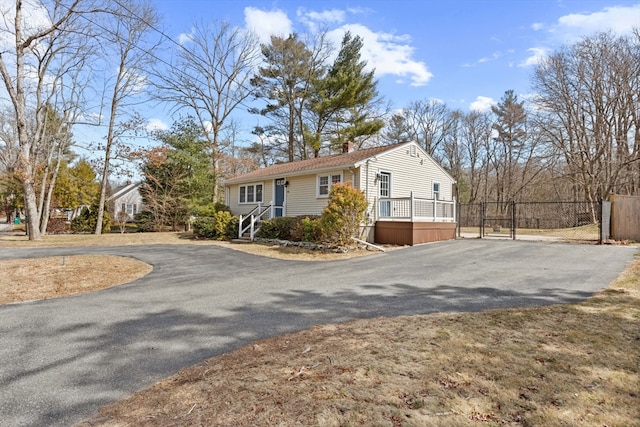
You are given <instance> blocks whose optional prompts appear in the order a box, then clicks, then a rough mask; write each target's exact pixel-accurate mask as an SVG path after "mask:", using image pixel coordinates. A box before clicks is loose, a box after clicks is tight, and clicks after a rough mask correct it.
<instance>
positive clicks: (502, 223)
mask: <svg viewBox="0 0 640 427" xmlns="http://www.w3.org/2000/svg"><path fill="white" fill-rule="evenodd" d="M457 212H458V218H457V220H458V221H457V222H458V236H459V237H479V238H503V239H505V238H506V239H518V240H574V241H585V242H602V236H603V233H602V223H603V218H602V214H603V210H602V202H589V201H583V202H513V201H509V202H482V203H467V204H465V203H461V204H459V205H458V209H457ZM605 213H606V210H605ZM605 219H606V218H605ZM604 223H605V224H606V221H604ZM605 240H606V238H605Z"/></svg>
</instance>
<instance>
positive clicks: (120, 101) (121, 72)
mask: <svg viewBox="0 0 640 427" xmlns="http://www.w3.org/2000/svg"><path fill="white" fill-rule="evenodd" d="M106 16H107V18H108V20H105V21H104V22H103V23H102V26H103V28H104V30H105V31H104V37H105V41H106V43H105V46H104V48H105V52H104V55H105V58H111V57H113V58H114V59H115V61H116V63H115V64H113V63H110V62H108V61H107V64H108V66H109V67H111V66H115V68H116V73H115V75H114V76H112V79H111V85H110V94H109V96H108V97H107V105H108V108H109V121H108V125H107V136H106V139H105V144H104V162H103V164H102V177H101V183H100V201H99V203H98V219H97V221H96V229H95V234H101V233H102V216H103V214H104V206H105V201H106V199H107V187H108V185H109V171H110V163H111V160H112V155H113V150H114V149H115V148H116V144H117V143H118V139H119V137H120V136H121V135H122V132H123V131H126V130H127V129H129V128H130V127H131V126H129V125H128V124H130V123H133V122H136V121H137V120H136V118H135V114H134V119H133V121H132V120H123V122H124V123H118V119H119V118H122V117H123V116H125V115H126V114H127V113H129V114H131V111H130V110H129V107H131V104H133V103H134V102H135V101H133V100H132V98H134V97H135V95H137V94H139V93H141V92H142V91H143V89H144V87H145V85H146V84H147V81H146V73H147V72H148V70H149V68H150V67H151V65H152V64H153V63H154V61H155V57H154V56H153V55H151V54H150V53H151V52H152V50H153V49H154V48H156V47H157V46H158V44H159V42H158V41H155V40H153V39H152V38H151V37H150V33H151V32H152V30H153V29H154V26H155V25H157V23H158V21H159V17H158V15H157V13H156V11H155V10H154V8H153V7H152V6H151V4H149V3H148V2H146V0H143V1H136V0H119V1H118V2H115V3H114V4H113V9H110V10H109V13H108V14H107V15H106ZM109 69H111V68H109ZM128 100H132V102H131V103H128V102H127V101H128Z"/></svg>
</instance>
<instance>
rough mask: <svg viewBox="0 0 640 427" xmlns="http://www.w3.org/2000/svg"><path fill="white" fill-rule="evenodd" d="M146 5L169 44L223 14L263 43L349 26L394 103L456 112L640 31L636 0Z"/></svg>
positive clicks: (171, 0) (214, 0)
mask: <svg viewBox="0 0 640 427" xmlns="http://www.w3.org/2000/svg"><path fill="white" fill-rule="evenodd" d="M152 2H153V4H155V5H156V6H157V7H158V9H159V12H160V13H161V15H162V16H163V17H164V19H165V26H166V27H165V28H166V33H167V34H169V35H171V36H172V37H173V38H174V39H175V40H179V39H180V37H181V35H184V34H186V33H188V32H189V31H190V26H191V25H192V24H193V22H194V20H204V21H207V20H226V21H228V22H230V23H231V24H232V25H236V26H240V27H245V28H251V29H252V30H253V31H255V32H256V33H257V34H258V36H259V37H260V39H261V40H263V41H268V39H269V36H270V35H272V34H275V35H287V34H289V33H291V32H298V33H307V32H312V31H315V29H317V28H326V29H328V30H329V32H330V34H331V35H332V36H333V39H334V40H335V41H336V42H337V43H339V41H340V40H341V38H342V35H343V34H344V32H345V31H346V30H350V31H351V32H352V33H354V34H358V35H360V36H361V37H362V38H363V39H364V42H365V45H364V49H363V56H364V58H365V59H366V60H367V61H368V63H369V65H370V66H371V67H373V68H375V70H376V77H377V78H378V80H379V90H380V94H381V95H383V96H384V97H385V98H386V99H387V100H388V101H390V102H391V103H392V105H393V107H394V108H402V107H406V106H407V105H408V103H409V102H411V101H416V100H425V99H438V100H442V101H444V102H446V104H447V105H448V106H449V107H451V108H457V109H461V110H463V111H468V110H470V109H488V108H490V106H491V105H492V104H493V103H495V102H497V101H499V100H500V98H501V97H502V95H503V94H504V92H505V91H506V90H509V89H513V90H515V92H516V93H517V94H519V95H520V96H521V97H523V98H526V97H527V96H528V95H530V93H531V89H530V76H531V73H532V71H533V69H534V66H535V64H536V63H537V61H539V60H540V58H542V57H544V56H545V55H546V54H548V53H550V52H553V51H554V50H556V49H558V48H560V47H561V46H562V45H563V44H571V43H573V42H575V41H576V40H578V39H579V38H580V37H581V36H584V35H587V34H593V33H595V32H599V31H608V30H611V31H613V32H615V33H629V32H630V31H631V28H632V27H633V26H636V27H640V2H639V1H638V0H633V1H631V0H626V1H625V0H575V1H574V0H508V1H507V0H451V1H444V0H443V1H429V0H395V1H391V0H368V1H367V0H349V1H336V0H327V1H309V0H308V1H290V0H275V1H273V0H272V1H251V2H243V1H238V0H182V1H178V0H152ZM249 126H250V125H249Z"/></svg>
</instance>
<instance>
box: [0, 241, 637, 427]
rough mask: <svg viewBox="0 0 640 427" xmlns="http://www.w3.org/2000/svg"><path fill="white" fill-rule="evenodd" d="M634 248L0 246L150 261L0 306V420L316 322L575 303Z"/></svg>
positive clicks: (53, 415) (68, 403)
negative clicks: (71, 288) (317, 254)
mask: <svg viewBox="0 0 640 427" xmlns="http://www.w3.org/2000/svg"><path fill="white" fill-rule="evenodd" d="M636 252H637V250H636V249H635V248H631V247H611V246H592V245H569V244H561V243H531V242H517V241H515V242H514V241H487V240H456V241H448V242H441V243H436V244H430V245H422V246H417V247H412V248H407V249H402V250H396V251H392V252H388V253H384V254H378V255H373V256H369V257H364V258H355V259H351V260H344V261H332V262H318V263H313V262H294V261H283V260H275V259H268V258H262V257H258V256H253V255H249V254H244V253H241V252H236V251H232V250H229V249H225V248H221V247H217V246H195V245H194V246H190V245H176V246H147V247H135V246H127V247H103V248H97V247H90V248H89V247H87V248H56V249H44V248H42V249H8V248H0V259H8V258H24V257H40V256H49V255H72V254H81V253H82V254H84V253H104V254H117V255H126V256H132V257H135V258H138V259H141V260H143V261H145V262H148V263H150V264H152V265H153V266H154V269H153V271H152V272H151V273H150V274H149V275H148V276H146V277H144V278H142V279H140V280H137V281H135V282H133V283H130V284H126V285H122V286H119V287H115V288H110V289H106V290H103V291H99V292H95V293H92V294H86V295H81V296H75V297H68V298H61V299H55V300H48V301H39V302H31V303H22V304H13V305H5V306H0V425H1V426H12V427H15V426H45V425H46V426H67V425H71V424H73V423H74V422H77V421H79V420H81V419H83V418H85V417H87V416H89V415H90V414H91V413H93V412H94V411H95V410H96V409H98V408H99V407H100V406H102V405H104V404H106V403H109V402H111V401H114V400H116V399H120V398H123V397H125V396H128V395H129V394H131V393H132V392H134V391H136V390H139V389H142V388H145V387H147V386H149V385H150V384H152V383H154V382H156V381H157V380H159V379H161V378H164V377H166V376H168V375H170V374H172V373H174V372H176V371H177V370H178V369H180V368H182V367H184V366H189V365H192V364H194V363H196V362H199V361H201V360H203V359H205V358H208V357H212V356H215V355H218V354H221V353H224V352H226V351H229V350H231V349H235V348H237V347H239V346H241V345H243V344H246V343H249V342H251V341H253V340H256V339H261V338H266V337H269V336H274V335H277V334H281V333H286V332H292V331H297V330H302V329H306V328H309V327H311V326H312V325H316V324H326V323H337V322H343V321H348V320H352V319H355V318H363V317H376V316H398V315H410V314H423V313H433V312H441V311H478V310H485V309H490V308H497V307H526V306H534V305H544V304H555V303H565V302H572V301H579V300H581V299H584V298H586V297H588V296H589V295H591V294H592V293H593V292H595V291H597V290H599V289H601V288H602V287H604V286H606V285H607V284H608V283H609V282H610V281H611V280H612V279H614V278H615V277H616V276H617V275H618V274H619V273H620V272H621V271H622V270H623V269H624V267H625V264H626V263H627V262H628V261H630V260H631V259H632V258H633V255H634V253H636ZM0 274H2V272H1V271H0Z"/></svg>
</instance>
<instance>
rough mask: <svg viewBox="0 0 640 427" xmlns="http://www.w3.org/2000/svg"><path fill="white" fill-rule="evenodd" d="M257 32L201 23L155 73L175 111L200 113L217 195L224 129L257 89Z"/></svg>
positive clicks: (161, 94) (216, 195)
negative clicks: (253, 88) (253, 79)
mask: <svg viewBox="0 0 640 427" xmlns="http://www.w3.org/2000/svg"><path fill="white" fill-rule="evenodd" d="M257 48H258V42H257V39H256V38H255V36H253V35H252V34H251V33H248V32H246V31H245V30H242V29H240V28H237V27H233V26H231V25H230V24H229V23H227V22H222V23H213V24H202V23H199V24H196V25H194V26H193V30H192V32H191V34H190V35H189V37H188V39H187V40H185V41H184V43H183V44H182V45H181V46H180V47H179V48H178V49H177V51H176V56H175V58H176V59H175V61H173V62H172V64H171V66H170V67H169V69H168V70H162V71H157V72H156V73H155V85H156V86H157V88H158V89H159V92H158V94H157V96H158V97H159V98H160V99H161V100H162V101H164V102H167V103H168V104H169V105H171V106H172V108H173V110H174V111H186V112H187V114H189V115H193V116H194V117H196V119H197V121H198V123H199V125H200V126H201V128H202V132H203V134H204V135H206V137H207V140H208V141H209V144H210V146H211V167H212V171H213V176H214V182H213V187H214V188H212V196H213V201H217V200H218V198H219V186H220V178H222V177H221V176H219V175H220V172H221V169H220V159H221V154H222V152H223V151H224V149H225V146H224V138H222V132H223V131H224V128H225V125H226V124H227V123H228V122H229V120H230V116H231V114H232V113H233V111H234V110H235V109H236V108H238V106H240V105H242V103H243V102H244V101H245V100H246V99H247V98H248V97H249V96H250V95H251V88H250V87H249V85H248V83H249V79H250V77H251V72H252V71H253V69H254V67H255V66H256V64H257V60H258V58H259V50H258V49H257Z"/></svg>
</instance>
